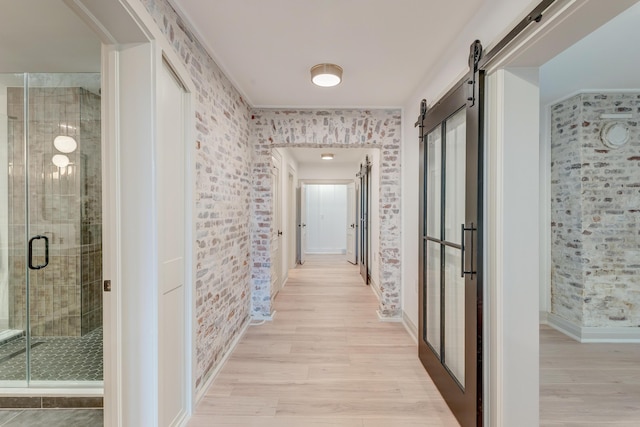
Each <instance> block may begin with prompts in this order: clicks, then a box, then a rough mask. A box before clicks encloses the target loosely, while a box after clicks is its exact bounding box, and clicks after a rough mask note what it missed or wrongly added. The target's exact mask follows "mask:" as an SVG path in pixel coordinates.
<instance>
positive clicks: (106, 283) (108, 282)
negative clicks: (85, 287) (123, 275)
mask: <svg viewBox="0 0 640 427" xmlns="http://www.w3.org/2000/svg"><path fill="white" fill-rule="evenodd" d="M104 291H105V292H111V280H105V281H104Z"/></svg>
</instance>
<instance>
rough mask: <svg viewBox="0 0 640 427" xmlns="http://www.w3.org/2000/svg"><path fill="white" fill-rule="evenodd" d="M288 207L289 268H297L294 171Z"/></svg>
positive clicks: (290, 172) (291, 178) (290, 171)
mask: <svg viewBox="0 0 640 427" xmlns="http://www.w3.org/2000/svg"><path fill="white" fill-rule="evenodd" d="M288 186H289V189H288V193H289V198H288V205H287V209H288V212H289V219H288V221H287V223H288V227H287V232H288V233H289V234H288V236H289V237H287V246H288V248H287V257H288V258H289V259H288V262H287V268H289V269H291V268H295V266H296V256H297V255H296V249H295V248H296V228H297V227H296V183H295V178H294V175H293V170H291V169H289V181H288Z"/></svg>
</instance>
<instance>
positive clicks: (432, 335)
mask: <svg viewBox="0 0 640 427" xmlns="http://www.w3.org/2000/svg"><path fill="white" fill-rule="evenodd" d="M425 243H426V245H425V246H426V247H425V250H426V254H427V262H426V264H425V268H426V271H425V281H424V283H425V288H426V289H425V290H424V295H425V298H426V316H425V322H426V325H425V330H426V335H427V337H426V338H427V342H428V343H429V344H430V345H431V347H433V349H434V351H435V352H436V354H437V355H438V356H439V355H440V264H441V263H440V244H438V243H434V242H430V241H425Z"/></svg>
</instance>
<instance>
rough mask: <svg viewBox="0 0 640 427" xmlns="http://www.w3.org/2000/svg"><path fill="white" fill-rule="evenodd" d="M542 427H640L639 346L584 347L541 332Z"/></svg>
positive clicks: (556, 334)
mask: <svg viewBox="0 0 640 427" xmlns="http://www.w3.org/2000/svg"><path fill="white" fill-rule="evenodd" d="M540 424H541V425H543V426H565V427H578V426H580V427H605V426H609V427H614V426H617V427H627V426H629V427H630V426H636V427H637V426H640V344H581V343H579V342H577V341H575V340H573V339H571V338H569V337H567V336H565V335H564V334H562V333H560V332H558V331H556V330H555V329H552V328H550V327H549V326H541V328H540Z"/></svg>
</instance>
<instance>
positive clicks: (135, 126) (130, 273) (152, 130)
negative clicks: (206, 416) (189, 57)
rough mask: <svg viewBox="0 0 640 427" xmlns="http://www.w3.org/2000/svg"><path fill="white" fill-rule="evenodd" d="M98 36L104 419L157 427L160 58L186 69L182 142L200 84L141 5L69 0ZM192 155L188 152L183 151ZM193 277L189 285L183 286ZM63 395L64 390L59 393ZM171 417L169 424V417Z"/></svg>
mask: <svg viewBox="0 0 640 427" xmlns="http://www.w3.org/2000/svg"><path fill="white" fill-rule="evenodd" d="M64 2H65V4H66V5H67V6H69V7H70V8H71V9H72V10H73V11H74V12H76V13H77V14H78V16H80V17H81V18H82V19H83V20H84V21H85V22H86V23H87V25H89V27H90V28H92V29H93V30H94V32H95V33H96V34H97V35H98V37H99V38H100V39H101V41H102V43H103V45H102V52H103V53H102V142H103V143H102V147H103V148H102V158H103V181H102V182H103V215H104V220H103V222H104V227H103V266H104V278H105V279H108V280H110V281H111V285H112V287H111V292H105V293H104V305H103V311H104V317H103V318H104V375H105V380H104V398H105V401H104V423H105V425H106V426H128V425H149V426H155V425H159V424H160V419H161V417H162V416H161V415H160V411H161V409H160V405H161V403H160V398H159V397H160V395H159V387H160V384H161V383H162V382H163V381H166V379H167V378H163V379H160V376H161V375H164V374H165V372H164V371H161V370H160V369H159V366H160V365H159V362H160V360H159V359H160V356H159V354H158V353H159V343H160V340H159V336H158V335H159V331H160V319H159V313H160V312H161V310H162V308H161V307H160V299H161V294H162V290H163V286H162V285H161V281H160V279H159V277H158V276H159V272H160V263H159V261H160V256H159V253H160V252H159V250H158V248H159V242H160V240H161V236H160V235H159V222H158V221H159V220H160V218H159V212H158V209H159V206H160V205H159V200H158V197H157V196H158V194H157V192H158V189H159V186H160V183H159V181H158V178H159V177H158V174H157V166H158V165H157V163H156V161H157V156H156V155H157V154H158V153H157V149H158V143H159V138H158V137H159V128H160V126H159V113H160V112H159V111H158V108H156V106H157V105H159V104H158V102H157V98H156V95H157V89H158V87H157V83H158V82H157V80H158V79H160V78H161V77H159V74H160V73H161V72H162V70H161V68H162V62H163V58H164V59H166V60H167V62H168V63H170V64H171V68H172V69H173V70H174V71H175V72H176V74H177V75H178V76H180V81H181V82H182V84H183V85H184V89H185V92H186V94H185V95H184V98H183V100H184V103H183V106H182V108H183V110H182V111H183V113H182V114H183V117H184V121H183V125H184V126H183V130H184V134H185V136H184V137H183V140H187V141H191V140H193V128H194V124H193V120H194V119H193V116H194V115H193V114H192V111H193V101H194V95H193V94H194V93H195V87H194V85H193V83H192V82H191V79H190V78H189V72H188V71H187V70H186V68H185V67H184V65H183V63H182V60H181V58H180V57H179V56H178V55H177V53H175V52H174V50H173V48H172V46H171V45H170V44H169V42H168V40H167V39H166V37H165V36H164V35H163V34H162V33H161V31H160V29H159V28H158V26H157V25H156V24H155V22H154V21H153V18H152V17H151V16H150V15H149V13H148V11H147V10H146V9H145V7H144V5H143V4H142V3H141V2H138V1H134V0H120V1H118V2H104V1H102V0H64ZM182 149H183V150H184V151H183V153H184V156H183V159H185V158H186V159H187V162H186V163H188V167H187V168H186V170H185V169H183V171H184V172H183V173H184V179H185V180H186V181H184V180H183V184H184V186H183V188H184V196H185V199H184V200H185V201H186V203H183V207H184V214H183V215H184V218H192V217H193V188H192V187H193V185H194V167H193V166H194V165H193V164H192V162H193V149H194V147H193V144H188V145H187V146H183V147H182ZM185 156H186V157H185ZM180 226H181V228H183V229H184V230H185V233H184V236H185V247H184V251H183V252H184V255H183V257H184V266H185V268H184V278H183V282H182V283H183V286H182V288H183V289H184V302H185V304H184V309H183V310H182V312H183V316H184V317H183V318H182V319H180V320H181V321H182V325H183V326H184V331H185V333H184V336H185V342H184V345H183V346H182V347H183V349H184V355H185V359H184V360H183V361H182V362H181V363H182V366H180V367H179V368H180V370H182V371H183V372H184V373H185V374H184V375H183V380H182V381H183V384H182V386H183V389H184V399H185V400H184V405H183V406H184V408H185V410H186V413H185V414H184V417H182V418H181V419H180V420H177V421H176V422H175V423H174V425H179V424H182V423H184V422H185V419H186V417H188V415H189V413H190V412H191V409H192V406H193V394H194V391H195V377H194V374H193V370H192V368H193V366H194V364H193V359H192V358H193V356H194V354H195V352H194V342H193V325H194V322H193V319H192V318H191V316H192V314H193V293H192V288H191V284H192V278H193V276H194V264H193V262H192V261H193V249H194V242H193V233H194V228H193V224H191V223H190V224H189V225H188V226H187V225H186V224H185V223H183V224H180ZM184 284H188V286H184ZM58 393H60V391H58ZM169 422H170V421H169Z"/></svg>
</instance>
